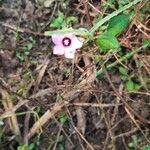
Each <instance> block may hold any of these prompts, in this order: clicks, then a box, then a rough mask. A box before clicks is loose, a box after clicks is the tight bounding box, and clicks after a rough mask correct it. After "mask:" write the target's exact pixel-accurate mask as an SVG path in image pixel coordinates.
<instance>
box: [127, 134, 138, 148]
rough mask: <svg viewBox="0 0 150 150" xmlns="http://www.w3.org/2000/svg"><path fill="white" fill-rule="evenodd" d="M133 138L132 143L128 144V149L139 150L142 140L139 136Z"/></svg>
mask: <svg viewBox="0 0 150 150" xmlns="http://www.w3.org/2000/svg"><path fill="white" fill-rule="evenodd" d="M131 138H132V142H130V143H128V147H129V148H131V149H137V148H138V145H139V144H140V142H141V138H139V137H138V136H137V135H133V136H132V137H131Z"/></svg>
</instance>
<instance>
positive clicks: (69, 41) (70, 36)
mask: <svg viewBox="0 0 150 150" xmlns="http://www.w3.org/2000/svg"><path fill="white" fill-rule="evenodd" d="M52 41H53V43H54V44H55V46H54V47H53V54H55V55H64V56H65V57H66V58H68V59H73V58H74V56H75V52H76V50H77V49H78V48H81V47H82V45H83V43H82V42H81V41H79V39H78V38H77V36H76V35H75V34H74V33H67V34H55V35H52Z"/></svg>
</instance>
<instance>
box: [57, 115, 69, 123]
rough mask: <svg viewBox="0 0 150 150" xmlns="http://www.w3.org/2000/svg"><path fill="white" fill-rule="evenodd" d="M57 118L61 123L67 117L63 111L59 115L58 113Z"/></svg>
mask: <svg viewBox="0 0 150 150" xmlns="http://www.w3.org/2000/svg"><path fill="white" fill-rule="evenodd" d="M58 120H59V121H60V122H61V123H65V122H66V121H67V117H66V115H65V113H64V112H61V113H60V114H59V115H58Z"/></svg>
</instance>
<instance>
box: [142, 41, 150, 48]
mask: <svg viewBox="0 0 150 150" xmlns="http://www.w3.org/2000/svg"><path fill="white" fill-rule="evenodd" d="M143 44H145V45H147V47H148V48H150V40H149V39H146V40H144V41H143Z"/></svg>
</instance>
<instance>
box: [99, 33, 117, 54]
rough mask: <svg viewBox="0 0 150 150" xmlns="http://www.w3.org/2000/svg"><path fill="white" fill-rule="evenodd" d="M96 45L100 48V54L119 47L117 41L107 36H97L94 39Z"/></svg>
mask: <svg viewBox="0 0 150 150" xmlns="http://www.w3.org/2000/svg"><path fill="white" fill-rule="evenodd" d="M96 44H97V46H98V47H99V48H100V52H106V50H109V49H116V48H118V47H119V42H118V40H117V39H116V38H115V37H114V36H112V35H109V34H103V35H101V36H98V37H97V39H96Z"/></svg>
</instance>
